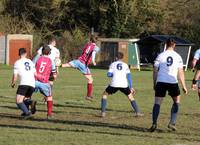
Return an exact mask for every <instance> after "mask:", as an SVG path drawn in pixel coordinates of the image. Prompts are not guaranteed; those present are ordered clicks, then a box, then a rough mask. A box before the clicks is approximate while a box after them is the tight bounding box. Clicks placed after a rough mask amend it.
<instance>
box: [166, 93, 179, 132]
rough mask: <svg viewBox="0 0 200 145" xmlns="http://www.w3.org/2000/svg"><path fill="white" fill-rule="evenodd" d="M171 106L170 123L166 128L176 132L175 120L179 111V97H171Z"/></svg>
mask: <svg viewBox="0 0 200 145" xmlns="http://www.w3.org/2000/svg"><path fill="white" fill-rule="evenodd" d="M172 99H173V105H172V108H171V117H170V122H169V124H168V128H169V129H172V130H173V131H176V130H177V129H176V126H175V125H176V119H177V113H178V110H179V104H180V96H177V97H173V98H172Z"/></svg>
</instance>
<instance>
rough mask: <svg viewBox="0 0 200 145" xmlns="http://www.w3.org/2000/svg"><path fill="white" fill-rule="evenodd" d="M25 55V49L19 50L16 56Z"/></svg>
mask: <svg viewBox="0 0 200 145" xmlns="http://www.w3.org/2000/svg"><path fill="white" fill-rule="evenodd" d="M25 53H26V49H25V48H20V49H19V53H18V55H19V56H21V55H23V54H25Z"/></svg>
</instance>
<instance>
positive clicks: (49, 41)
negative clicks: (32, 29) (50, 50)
mask: <svg viewBox="0 0 200 145" xmlns="http://www.w3.org/2000/svg"><path fill="white" fill-rule="evenodd" d="M48 44H50V45H53V46H56V38H54V37H50V38H49V39H48Z"/></svg>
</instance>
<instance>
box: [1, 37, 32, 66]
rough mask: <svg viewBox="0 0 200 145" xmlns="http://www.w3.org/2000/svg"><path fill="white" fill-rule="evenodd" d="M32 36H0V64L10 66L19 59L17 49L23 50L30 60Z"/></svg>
mask: <svg viewBox="0 0 200 145" xmlns="http://www.w3.org/2000/svg"><path fill="white" fill-rule="evenodd" d="M32 46H33V36H32V35H24V34H12V35H3V36H0V63H3V64H8V65H12V64H14V62H15V61H16V60H17V59H19V56H18V50H19V48H25V49H26V51H27V54H28V57H29V58H30V57H31V56H32Z"/></svg>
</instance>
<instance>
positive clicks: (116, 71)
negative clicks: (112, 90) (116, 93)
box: [108, 60, 130, 88]
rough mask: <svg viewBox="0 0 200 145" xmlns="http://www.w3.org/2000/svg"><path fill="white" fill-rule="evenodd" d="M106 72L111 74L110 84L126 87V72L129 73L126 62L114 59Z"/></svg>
mask: <svg viewBox="0 0 200 145" xmlns="http://www.w3.org/2000/svg"><path fill="white" fill-rule="evenodd" d="M108 72H110V73H112V74H113V77H112V80H111V83H110V86H112V87H120V88H127V87H128V80H127V74H128V73H130V70H129V68H128V65H127V64H126V63H124V62H122V61H120V60H118V61H115V62H113V63H112V64H111V65H110V67H109V70H108Z"/></svg>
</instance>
